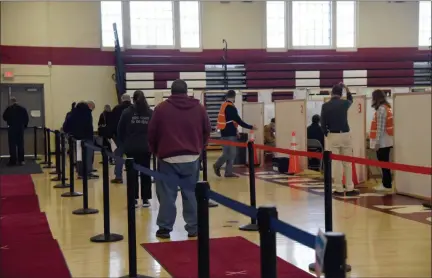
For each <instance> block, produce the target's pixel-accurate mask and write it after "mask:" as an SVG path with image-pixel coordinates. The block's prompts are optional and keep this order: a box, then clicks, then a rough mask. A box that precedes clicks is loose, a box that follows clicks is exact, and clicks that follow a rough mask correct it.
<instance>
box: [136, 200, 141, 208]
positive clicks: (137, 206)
mask: <svg viewBox="0 0 432 278" xmlns="http://www.w3.org/2000/svg"><path fill="white" fill-rule="evenodd" d="M139 207H140V206H139V203H138V200H135V208H139Z"/></svg>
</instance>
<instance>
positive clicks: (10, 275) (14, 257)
mask: <svg viewBox="0 0 432 278" xmlns="http://www.w3.org/2000/svg"><path fill="white" fill-rule="evenodd" d="M0 199H1V200H0V277H1V278H18V277H32V278H47V277H56V278H69V277H72V276H71V274H70V272H69V269H68V267H67V265H66V261H65V259H64V257H63V253H62V252H61V250H60V247H59V245H58V243H57V240H55V239H54V238H53V236H52V234H51V230H50V228H49V224H48V220H47V218H46V215H45V213H43V212H41V211H40V208H39V201H38V198H37V195H36V192H35V189H34V185H33V181H32V179H31V177H30V175H8V176H0Z"/></svg>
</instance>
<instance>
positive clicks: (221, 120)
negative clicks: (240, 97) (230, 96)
mask: <svg viewBox="0 0 432 278" xmlns="http://www.w3.org/2000/svg"><path fill="white" fill-rule="evenodd" d="M228 105H232V106H234V104H233V103H232V102H230V101H225V102H224V103H222V105H221V108H220V110H219V114H218V118H217V125H216V128H217V129H219V130H223V129H225V127H226V125H227V124H228V123H233V124H234V126H235V127H236V128H237V127H238V124H237V123H236V122H234V121H228V122H227V121H226V117H225V109H226V108H227V106H228Z"/></svg>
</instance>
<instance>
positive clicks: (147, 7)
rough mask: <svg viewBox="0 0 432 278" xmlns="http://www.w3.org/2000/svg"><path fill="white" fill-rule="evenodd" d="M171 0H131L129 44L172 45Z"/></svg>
mask: <svg viewBox="0 0 432 278" xmlns="http://www.w3.org/2000/svg"><path fill="white" fill-rule="evenodd" d="M173 21H174V20H173V2H172V1H131V2H130V23H131V45H132V46H154V47H158V46H162V47H173V46H174V23H173Z"/></svg>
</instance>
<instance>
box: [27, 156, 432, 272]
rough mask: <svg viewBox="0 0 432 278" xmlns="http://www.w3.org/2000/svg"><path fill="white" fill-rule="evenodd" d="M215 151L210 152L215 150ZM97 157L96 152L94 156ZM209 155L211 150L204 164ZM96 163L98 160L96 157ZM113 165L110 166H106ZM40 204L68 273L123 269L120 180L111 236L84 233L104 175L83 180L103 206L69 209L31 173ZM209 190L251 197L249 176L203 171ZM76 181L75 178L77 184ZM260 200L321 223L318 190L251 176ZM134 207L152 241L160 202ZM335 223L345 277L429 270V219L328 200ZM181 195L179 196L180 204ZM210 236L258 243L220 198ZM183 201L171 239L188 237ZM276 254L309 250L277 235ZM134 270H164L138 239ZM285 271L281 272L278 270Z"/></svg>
mask: <svg viewBox="0 0 432 278" xmlns="http://www.w3.org/2000/svg"><path fill="white" fill-rule="evenodd" d="M213 156H214V155H213ZM98 160H99V159H98V158H97V159H96V162H97V161H98ZM211 160H212V157H210V158H209V165H211V164H210V163H211V162H210V161H211ZM95 166H96V167H99V169H100V164H95ZM110 171H111V172H112V169H110ZM33 180H34V183H35V185H36V190H37V194H38V196H39V201H40V206H41V210H42V211H45V212H46V213H47V216H48V220H49V223H50V226H51V230H52V232H53V235H54V237H55V238H56V239H57V240H58V241H59V243H60V246H61V248H62V250H63V254H64V256H65V258H66V261H67V264H68V266H69V269H70V271H71V273H72V275H73V277H119V276H123V275H125V274H127V262H128V259H127V217H126V216H127V212H126V186H125V185H111V187H110V188H111V230H112V232H114V233H119V234H122V235H124V236H125V239H124V240H123V241H120V242H116V243H102V244H101V243H92V242H90V240H89V238H90V237H92V236H94V235H96V234H99V233H102V232H103V214H102V180H101V179H99V180H95V181H90V182H89V204H90V207H92V208H97V209H99V210H100V211H101V212H100V213H99V214H95V215H86V216H79V215H73V214H72V211H73V210H74V209H77V208H80V207H82V198H80V197H77V198H63V197H60V194H61V193H62V192H64V191H67V190H68V189H53V188H52V186H53V185H55V184H57V183H58V182H50V181H49V175H48V174H40V175H34V176H33ZM209 181H210V184H211V187H212V189H213V190H215V191H217V192H219V193H221V194H224V195H226V196H228V197H230V198H233V199H236V200H238V201H240V202H244V203H246V204H247V203H248V202H249V190H248V180H247V177H241V178H239V179H236V180H226V179H222V178H217V177H216V176H214V175H213V173H211V172H209ZM81 188H82V187H81V182H80V181H77V182H76V189H77V191H81ZM256 191H257V203H258V205H264V204H275V205H276V206H277V208H278V211H279V218H280V219H282V220H283V221H285V222H288V223H290V224H292V225H295V226H297V227H299V228H301V229H303V230H306V231H309V232H310V233H317V231H318V229H319V228H321V229H323V227H324V217H323V216H324V215H323V198H322V197H321V196H319V195H314V194H310V193H308V192H305V191H301V190H297V189H292V188H289V187H284V186H281V185H277V184H274V183H270V182H266V181H263V180H259V179H257V186H256ZM151 204H152V206H151V208H140V209H137V211H136V219H137V242H138V243H144V242H157V241H159V240H158V239H157V238H156V237H155V232H156V230H157V226H156V224H155V222H156V217H157V211H158V206H159V205H158V202H157V200H156V198H154V199H153V200H152V201H151ZM333 206H334V230H335V231H340V232H344V233H346V236H347V241H348V262H349V263H350V264H351V265H352V267H353V271H352V273H351V274H350V275H349V277H362V278H363V277H431V248H432V247H431V225H428V224H424V223H419V222H415V221H412V220H408V219H404V218H401V217H398V216H395V215H391V214H386V213H383V212H379V211H376V210H371V209H368V208H364V207H360V206H357V205H354V204H350V203H347V202H344V201H337V200H336V201H334V204H333ZM180 207H181V198H179V199H178V208H180ZM210 218H211V219H210V225H211V237H225V236H243V237H245V238H247V239H249V240H251V241H253V242H255V243H259V237H258V234H257V233H253V232H252V233H251V232H241V231H239V230H238V226H239V225H241V224H244V223H247V222H248V221H249V219H248V218H246V217H243V216H241V215H240V214H238V213H236V212H234V211H232V210H230V209H228V208H225V207H222V206H219V207H217V208H212V209H210ZM183 226H184V221H183V218H182V216H181V209H179V210H178V217H177V222H176V224H175V228H174V231H173V233H172V234H171V240H186V239H187V234H186V232H185V231H184V229H183ZM277 244H278V255H279V256H280V257H281V258H283V259H285V260H287V261H288V262H290V263H292V264H294V265H296V266H298V267H299V268H302V269H305V270H306V269H307V266H308V264H309V263H311V262H313V261H314V258H315V257H314V251H313V250H311V249H309V248H307V247H305V246H302V245H301V244H299V243H295V242H293V241H291V240H289V239H287V238H285V237H284V236H281V235H278V237H277ZM137 257H138V273H140V274H143V275H149V276H153V277H170V275H169V274H168V273H167V272H166V271H165V270H164V269H163V268H162V267H161V266H160V265H159V264H158V263H157V262H156V261H155V260H154V259H153V258H152V257H151V256H150V255H149V254H148V253H147V252H146V251H145V250H144V249H143V248H142V247H140V246H138V247H137ZM283 278H284V277H283Z"/></svg>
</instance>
